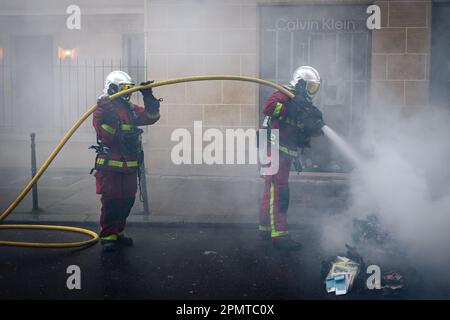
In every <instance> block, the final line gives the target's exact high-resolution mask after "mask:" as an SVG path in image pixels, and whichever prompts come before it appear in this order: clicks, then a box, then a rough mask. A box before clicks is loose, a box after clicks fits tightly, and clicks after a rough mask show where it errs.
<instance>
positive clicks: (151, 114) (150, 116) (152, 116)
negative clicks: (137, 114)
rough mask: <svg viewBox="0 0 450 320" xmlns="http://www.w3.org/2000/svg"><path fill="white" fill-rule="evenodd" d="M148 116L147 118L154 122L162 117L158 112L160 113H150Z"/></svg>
mask: <svg viewBox="0 0 450 320" xmlns="http://www.w3.org/2000/svg"><path fill="white" fill-rule="evenodd" d="M146 114H147V117H149V118H150V119H152V120H154V119H159V117H160V115H159V112H158V113H149V112H146Z"/></svg>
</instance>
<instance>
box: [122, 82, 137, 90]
mask: <svg viewBox="0 0 450 320" xmlns="http://www.w3.org/2000/svg"><path fill="white" fill-rule="evenodd" d="M133 87H134V84H132V83H125V84H121V85H120V86H119V91H123V90H128V89H131V88H133Z"/></svg>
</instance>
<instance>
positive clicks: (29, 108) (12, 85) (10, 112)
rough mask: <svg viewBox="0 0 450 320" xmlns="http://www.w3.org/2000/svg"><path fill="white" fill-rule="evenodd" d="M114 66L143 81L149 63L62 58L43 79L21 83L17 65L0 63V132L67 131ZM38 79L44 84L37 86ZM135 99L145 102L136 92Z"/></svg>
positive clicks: (86, 126) (82, 129) (101, 89)
mask: <svg viewBox="0 0 450 320" xmlns="http://www.w3.org/2000/svg"><path fill="white" fill-rule="evenodd" d="M113 70H123V71H125V72H127V73H129V74H130V75H131V77H132V78H133V79H134V81H135V82H136V83H139V82H141V81H144V80H145V79H146V74H147V67H146V65H145V64H144V63H142V62H140V61H136V63H135V64H128V63H127V64H123V63H122V61H121V60H120V59H99V60H98V59H97V60H90V61H87V60H81V59H73V60H60V61H58V63H56V64H54V65H53V66H52V67H51V70H48V73H47V74H45V75H42V77H41V79H30V81H29V83H25V84H24V83H19V79H23V78H24V77H17V76H16V67H15V66H14V65H6V64H0V132H17V133H22V132H26V133H27V134H28V133H29V132H30V131H33V130H37V131H43V132H49V133H55V134H58V133H61V132H65V131H66V130H67V129H68V128H69V127H70V126H71V125H72V124H73V123H74V122H75V121H76V120H77V119H78V118H79V116H80V115H81V114H83V113H84V112H85V111H86V110H87V109H88V108H89V107H91V106H92V105H93V104H94V103H95V102H96V100H97V98H98V97H99V95H101V94H102V92H103V85H104V79H105V77H106V76H107V75H108V73H109V72H111V71H113ZM35 81H41V82H45V85H42V83H41V85H40V86H34V85H33V83H34V82H35ZM36 87H37V88H40V92H39V94H37V92H34V91H33V88H36ZM41 91H43V92H41ZM24 98H26V99H24ZM132 101H133V102H134V103H138V104H142V103H143V102H142V98H141V96H140V95H137V94H135V95H133V96H132ZM88 127H89V128H90V124H89V123H85V124H84V125H83V126H82V127H81V128H80V131H81V132H83V131H85V130H87V128H88ZM89 130H90V129H89Z"/></svg>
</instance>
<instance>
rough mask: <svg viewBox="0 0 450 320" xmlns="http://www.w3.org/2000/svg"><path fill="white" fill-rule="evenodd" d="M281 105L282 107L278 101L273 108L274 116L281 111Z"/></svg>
mask: <svg viewBox="0 0 450 320" xmlns="http://www.w3.org/2000/svg"><path fill="white" fill-rule="evenodd" d="M282 107H283V104H282V103H280V102H278V103H277V105H276V107H275V110H274V111H273V116H274V117H278V116H279V115H280V111H281V108H282Z"/></svg>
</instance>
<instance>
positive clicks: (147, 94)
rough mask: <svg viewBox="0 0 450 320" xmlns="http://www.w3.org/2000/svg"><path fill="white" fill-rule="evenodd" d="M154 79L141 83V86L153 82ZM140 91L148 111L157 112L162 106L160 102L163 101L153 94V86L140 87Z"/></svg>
mask: <svg viewBox="0 0 450 320" xmlns="http://www.w3.org/2000/svg"><path fill="white" fill-rule="evenodd" d="M153 82H154V81H153V80H152V81H147V82H142V83H141V84H140V85H141V86H146V85H149V84H151V83H153ZM139 91H141V93H142V96H143V98H144V106H145V110H146V111H147V112H150V113H154V112H157V111H158V109H159V106H160V102H161V101H162V99H156V98H155V96H154V95H153V90H152V88H147V89H140V90H139Z"/></svg>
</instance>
